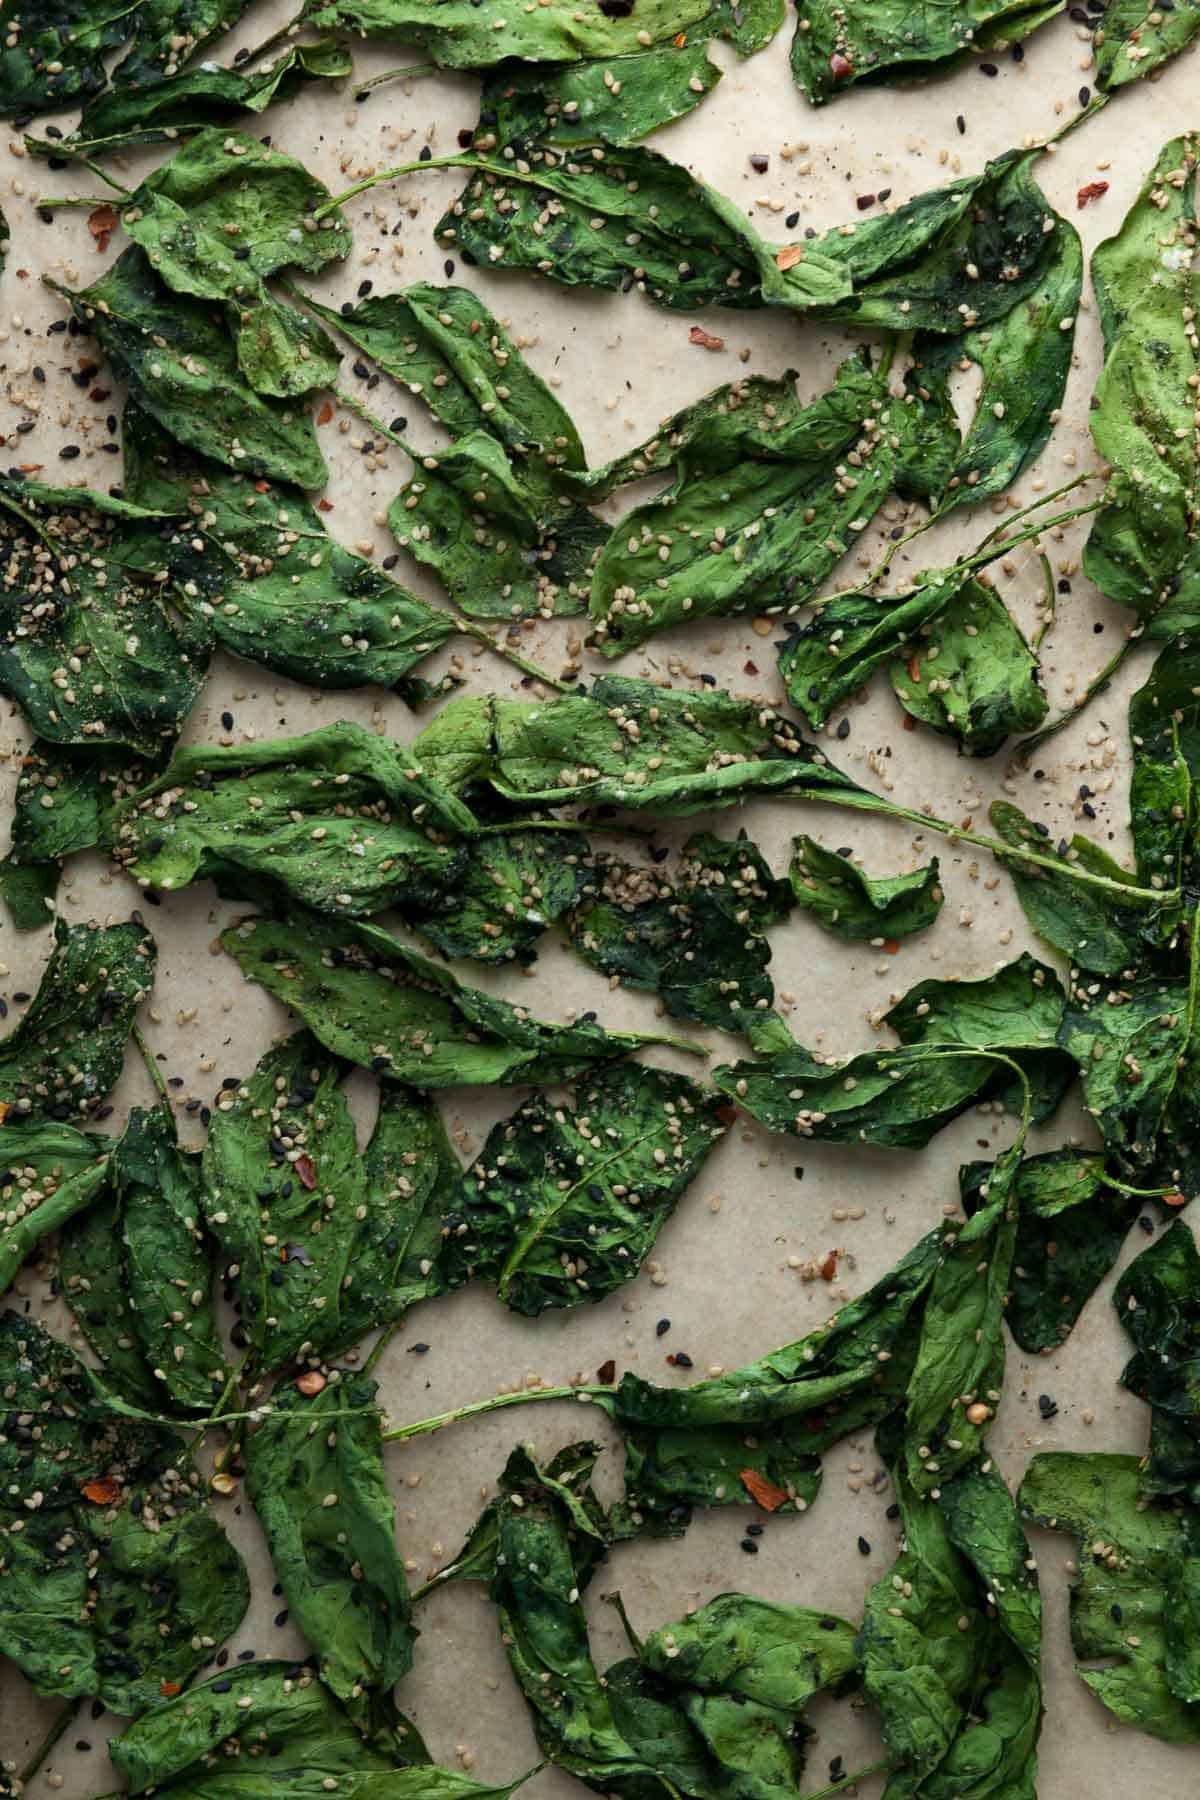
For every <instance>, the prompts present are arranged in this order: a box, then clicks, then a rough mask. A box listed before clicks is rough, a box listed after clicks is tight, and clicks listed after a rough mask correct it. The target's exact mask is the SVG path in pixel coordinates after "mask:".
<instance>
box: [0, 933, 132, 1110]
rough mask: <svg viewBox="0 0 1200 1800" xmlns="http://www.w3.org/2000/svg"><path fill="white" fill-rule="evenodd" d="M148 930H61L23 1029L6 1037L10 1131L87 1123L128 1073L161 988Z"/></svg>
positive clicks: (1, 1066)
mask: <svg viewBox="0 0 1200 1800" xmlns="http://www.w3.org/2000/svg"><path fill="white" fill-rule="evenodd" d="M154 962H155V948H154V939H153V938H152V937H151V936H150V934H149V932H148V931H146V929H145V928H144V927H143V926H141V925H108V926H98V925H70V926H68V925H67V924H65V923H64V921H63V920H61V919H59V920H56V921H55V926H54V949H53V951H52V952H51V955H50V961H49V962H48V963H47V964H46V967H45V969H44V971H43V973H42V979H41V981H40V983H39V984H38V990H37V993H36V994H35V995H34V997H33V1000H32V1002H31V1004H30V1006H29V1010H28V1011H27V1012H26V1013H25V1015H24V1017H23V1018H22V1019H21V1021H20V1023H19V1024H17V1025H16V1026H15V1027H14V1028H13V1030H12V1031H10V1032H9V1034H8V1036H7V1037H5V1038H0V1104H3V1105H4V1106H5V1112H6V1117H5V1121H4V1122H5V1126H6V1128H7V1130H9V1131H12V1130H13V1129H14V1128H15V1127H17V1126H19V1125H22V1124H25V1123H31V1124H32V1123H36V1122H39V1121H42V1120H46V1121H49V1120H52V1119H57V1120H59V1121H65V1120H68V1119H72V1118H87V1117H88V1115H89V1114H90V1113H93V1112H94V1111H95V1110H96V1108H97V1107H98V1106H99V1105H100V1103H101V1101H102V1100H103V1099H104V1096H105V1094H107V1092H108V1090H109V1088H110V1087H112V1086H113V1085H114V1083H115V1082H116V1080H117V1078H118V1076H119V1075H120V1073H121V1065H122V1063H123V1062H124V1060H125V1040H126V1038H127V1037H128V1036H129V1029H130V1026H131V1025H132V1023H133V1016H134V1013H135V1012H136V1010H137V1008H138V1006H140V1004H141V1002H142V1001H143V1000H144V999H145V998H146V995H147V994H148V993H149V991H150V989H151V987H152V986H153V983H154Z"/></svg>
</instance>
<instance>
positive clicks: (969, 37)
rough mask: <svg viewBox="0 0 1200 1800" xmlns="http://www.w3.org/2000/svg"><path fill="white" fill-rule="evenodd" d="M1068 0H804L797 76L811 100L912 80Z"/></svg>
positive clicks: (1021, 29)
mask: <svg viewBox="0 0 1200 1800" xmlns="http://www.w3.org/2000/svg"><path fill="white" fill-rule="evenodd" d="M1062 8H1063V0H966V4H960V5H957V6H951V7H942V6H912V5H909V4H905V3H904V0H900V3H898V4H897V3H896V0H805V6H804V16H803V18H802V20H801V23H800V25H799V27H798V29H797V31H796V35H795V37H794V38H793V39H792V75H793V76H794V78H795V80H796V83H797V85H798V86H799V87H801V88H803V90H804V93H805V95H806V97H807V98H808V99H809V100H810V101H811V102H812V104H813V105H814V106H819V105H821V103H822V102H823V101H826V100H834V99H836V98H837V96H838V94H840V93H842V92H844V91H845V90H847V89H849V88H850V87H851V86H852V85H853V84H854V83H855V82H856V81H870V80H872V79H878V80H887V79H888V78H889V77H899V78H900V79H901V80H911V79H912V78H913V77H914V76H916V75H923V74H925V73H927V72H929V71H933V72H937V67H938V65H939V64H942V63H946V62H948V61H952V60H955V59H958V58H960V57H965V56H968V55H969V54H971V53H972V52H973V51H977V50H980V49H983V48H985V47H986V46H987V44H988V43H989V41H990V40H991V39H992V38H996V37H999V38H1003V39H1005V40H1007V41H1012V42H1016V41H1018V40H1020V39H1021V38H1023V37H1025V36H1027V35H1028V33H1029V32H1031V31H1034V30H1036V28H1037V27H1038V26H1039V25H1041V24H1043V23H1044V22H1045V20H1047V19H1052V18H1053V17H1054V15H1055V14H1056V13H1059V12H1061V11H1062Z"/></svg>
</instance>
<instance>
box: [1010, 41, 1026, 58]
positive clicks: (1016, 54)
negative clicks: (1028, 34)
mask: <svg viewBox="0 0 1200 1800" xmlns="http://www.w3.org/2000/svg"><path fill="white" fill-rule="evenodd" d="M1012 59H1013V61H1014V62H1024V61H1025V46H1024V44H1014V45H1013V47H1012Z"/></svg>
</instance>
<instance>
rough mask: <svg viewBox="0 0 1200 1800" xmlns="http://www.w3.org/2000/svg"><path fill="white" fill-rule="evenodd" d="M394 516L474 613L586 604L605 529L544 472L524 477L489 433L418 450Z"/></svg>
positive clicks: (405, 541)
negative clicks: (559, 492)
mask: <svg viewBox="0 0 1200 1800" xmlns="http://www.w3.org/2000/svg"><path fill="white" fill-rule="evenodd" d="M535 466H536V465H535ZM388 524H389V525H390V526H391V528H392V534H393V536H394V537H395V539H396V542H397V543H398V544H399V545H400V547H401V549H403V550H407V551H409V552H410V553H411V555H412V556H414V557H415V558H416V560H417V561H418V562H420V563H425V564H427V565H428V566H429V567H430V568H432V569H435V570H436V571H437V575H438V578H439V580H440V581H441V582H442V584H443V585H444V587H445V588H446V591H447V592H448V593H449V594H450V596H451V598H452V599H453V600H454V601H455V602H456V604H457V605H458V606H459V607H461V609H462V611H463V612H465V613H466V614H468V616H469V617H471V618H478V619H497V618H498V619H518V618H529V617H532V616H534V615H538V616H540V617H542V618H553V617H562V616H569V615H571V614H574V613H580V612H583V611H584V609H585V607H586V605H587V597H588V582H589V580H590V574H591V566H592V561H593V558H594V556H595V554H596V552H597V551H598V550H599V548H600V546H601V545H602V544H603V543H604V541H605V539H606V537H607V536H608V529H607V527H606V526H605V525H603V524H602V523H601V522H600V520H598V519H597V518H596V517H595V516H594V514H592V513H590V512H589V511H588V509H587V508H586V507H585V506H576V505H573V504H572V503H571V502H570V501H569V500H567V499H565V497H564V498H563V499H557V498H554V497H552V496H548V495H546V494H545V493H544V492H543V484H542V480H541V478H540V477H538V478H537V484H536V485H534V484H533V483H532V482H531V481H528V480H526V478H525V474H524V469H523V466H521V465H517V464H514V463H513V462H511V461H510V460H509V458H508V456H507V455H506V454H505V450H504V447H503V446H502V445H501V444H500V443H499V442H498V441H497V440H496V439H495V438H494V437H492V436H490V435H489V434H488V433H487V432H484V431H468V432H464V434H463V435H462V436H461V437H458V438H456V439H455V440H454V442H453V443H452V444H451V445H450V447H449V449H447V450H438V451H436V452H431V453H430V454H428V455H423V456H421V457H420V459H419V461H418V463H417V466H416V469H415V470H414V473H413V475H412V478H411V480H409V481H408V482H407V483H406V484H405V486H404V487H402V488H401V489H400V492H399V493H398V494H397V495H396V497H395V499H394V500H393V501H392V503H391V506H390V507H389V508H388Z"/></svg>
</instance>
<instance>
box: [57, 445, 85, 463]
mask: <svg viewBox="0 0 1200 1800" xmlns="http://www.w3.org/2000/svg"><path fill="white" fill-rule="evenodd" d="M58 454H59V458H60V460H61V461H62V462H74V461H75V458H76V457H77V456H79V455H81V454H82V452H81V451H80V448H79V445H78V444H64V445H63V447H62V449H61V450H60V451H59V453H58Z"/></svg>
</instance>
